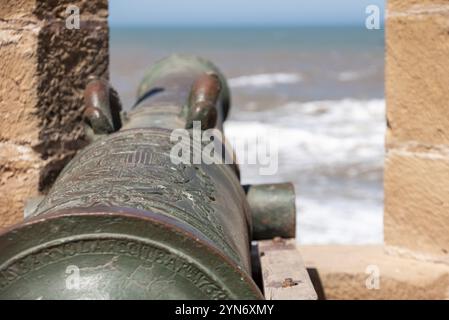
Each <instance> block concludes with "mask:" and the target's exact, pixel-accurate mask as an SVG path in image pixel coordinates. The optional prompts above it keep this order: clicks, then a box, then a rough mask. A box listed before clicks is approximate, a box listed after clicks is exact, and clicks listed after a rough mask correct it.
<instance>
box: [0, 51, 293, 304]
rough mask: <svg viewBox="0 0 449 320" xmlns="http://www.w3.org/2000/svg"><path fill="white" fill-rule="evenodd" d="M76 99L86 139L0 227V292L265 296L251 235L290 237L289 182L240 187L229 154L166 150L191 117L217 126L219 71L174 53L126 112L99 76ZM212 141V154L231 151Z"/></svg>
mask: <svg viewBox="0 0 449 320" xmlns="http://www.w3.org/2000/svg"><path fill="white" fill-rule="evenodd" d="M85 101H86V108H85V112H84V116H85V119H86V123H87V129H86V130H87V136H88V137H89V139H90V141H91V143H90V144H89V145H88V146H87V147H85V148H84V149H83V150H81V151H80V152H78V154H77V155H76V157H75V158H74V159H73V160H72V161H71V162H70V163H69V164H68V165H67V166H66V167H65V168H64V170H63V171H62V172H61V174H60V175H59V177H58V179H57V180H56V182H55V183H54V185H53V186H52V188H51V189H50V191H49V192H48V194H46V195H45V197H44V198H43V200H42V201H41V202H40V203H38V204H37V206H36V207H35V208H34V209H33V210H31V212H30V214H29V216H28V217H27V218H26V219H25V220H24V222H22V223H20V224H18V225H16V226H13V227H11V228H10V229H8V230H6V231H5V232H3V233H2V234H0V298H3V299H263V292H262V291H261V289H260V288H259V287H258V286H257V285H256V284H255V281H254V279H253V277H252V268H251V254H250V244H251V241H252V240H257V239H266V238H272V237H275V236H279V237H286V238H287V237H294V235H295V216H296V213H295V200H294V191H293V188H292V186H291V185H290V184H281V185H271V186H266V185H265V186H250V187H246V188H244V187H242V186H241V185H240V181H239V169H238V166H237V165H236V163H235V161H231V163H221V164H217V163H215V162H214V161H210V162H207V161H201V162H199V163H196V162H195V161H192V162H190V163H184V162H180V163H174V162H173V161H172V156H171V152H172V149H173V146H174V145H175V144H176V143H177V142H175V141H173V139H171V134H172V132H173V130H175V129H187V130H188V132H189V139H188V141H189V142H190V141H191V140H193V138H194V137H193V135H194V134H195V133H194V127H195V123H196V122H199V123H200V131H204V130H207V129H212V128H215V129H216V130H218V132H221V130H222V124H223V121H224V120H225V119H226V117H227V115H228V113H229V106H230V93H229V88H228V86H227V83H226V80H225V78H224V77H223V75H222V74H221V72H220V71H219V70H218V69H217V68H216V67H215V66H214V65H212V64H211V63H210V62H208V61H206V60H203V59H200V58H196V57H188V56H177V55H175V56H172V57H170V58H167V59H164V60H162V61H160V62H159V63H157V64H156V65H155V66H154V67H153V68H151V69H150V70H149V71H148V72H147V73H146V76H145V78H144V80H143V81H142V83H141V85H140V87H139V90H138V95H137V102H136V104H135V105H134V107H133V108H132V109H131V110H130V111H128V112H126V113H125V112H121V111H120V110H119V107H118V105H117V103H116V101H114V99H111V92H110V88H109V86H108V84H107V83H106V82H104V81H102V80H101V79H91V81H90V82H89V84H88V85H87V88H86V94H85ZM214 140H215V139H214ZM216 140H217V141H215V143H218V144H219V146H220V149H221V151H222V152H220V154H221V155H219V156H220V157H223V158H224V157H228V158H231V159H234V157H235V156H234V154H233V151H232V149H231V148H230V147H229V145H228V144H227V143H226V141H225V140H224V139H222V140H219V139H216ZM198 147H202V146H201V145H200V146H198V145H195V144H194V143H192V144H191V145H189V146H188V148H190V149H189V150H192V151H194V149H195V148H198ZM214 156H216V155H214ZM209 160H210V159H209ZM245 190H246V191H245Z"/></svg>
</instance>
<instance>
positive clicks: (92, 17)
mask: <svg viewBox="0 0 449 320" xmlns="http://www.w3.org/2000/svg"><path fill="white" fill-rule="evenodd" d="M69 5H75V6H77V7H78V8H79V9H80V21H81V23H80V29H69V28H67V26H66V19H67V18H68V17H69V15H70V12H66V9H67V7H68V6H69ZM107 16H108V1H107V0H77V1H70V0H0V79H1V81H0V110H1V113H0V120H1V125H0V229H1V228H2V227H5V226H8V225H11V224H12V223H15V222H18V221H20V219H22V217H23V208H24V204H25V201H26V199H27V198H29V197H33V196H36V195H38V194H39V192H45V190H46V189H48V187H49V186H50V185H51V183H52V182H53V180H54V179H55V177H56V176H57V174H58V173H59V171H60V170H61V168H62V167H63V166H64V165H65V163H67V161H68V160H69V159H71V157H73V155H74V153H75V152H76V150H77V149H79V148H80V147H81V146H83V145H84V139H83V131H82V129H81V121H80V120H81V113H82V111H83V99H82V96H83V89H84V87H85V84H86V80H87V77H88V76H89V75H100V76H103V77H108V60H109V57H108V46H109V43H108V41H109V40H108V25H107Z"/></svg>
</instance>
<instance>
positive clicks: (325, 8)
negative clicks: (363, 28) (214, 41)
mask: <svg viewBox="0 0 449 320" xmlns="http://www.w3.org/2000/svg"><path fill="white" fill-rule="evenodd" d="M109 2H110V23H111V25H112V26H123V25H127V26H129V25H131V26H132V25H151V26H202V25H206V26H242V25H249V26H254V25H258V26H260V25H268V26H272V25H363V24H364V21H365V17H366V14H365V8H366V6H367V5H370V4H375V5H379V7H380V8H381V10H382V12H383V8H384V0H110V1H109ZM382 18H383V17H382Z"/></svg>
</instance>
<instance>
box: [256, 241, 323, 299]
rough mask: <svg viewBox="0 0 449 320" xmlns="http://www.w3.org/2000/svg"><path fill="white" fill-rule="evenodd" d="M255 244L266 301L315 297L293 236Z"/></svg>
mask: <svg viewBox="0 0 449 320" xmlns="http://www.w3.org/2000/svg"><path fill="white" fill-rule="evenodd" d="M258 246H259V257H260V264H261V269H262V279H263V287H264V293H265V298H266V299H267V300H317V294H316V292H315V289H314V287H313V285H312V281H311V280H310V277H309V274H308V273H307V270H306V267H305V265H304V262H303V259H302V257H301V254H300V253H299V250H298V249H297V247H296V242H295V240H294V239H280V238H275V239H273V240H267V241H259V242H258Z"/></svg>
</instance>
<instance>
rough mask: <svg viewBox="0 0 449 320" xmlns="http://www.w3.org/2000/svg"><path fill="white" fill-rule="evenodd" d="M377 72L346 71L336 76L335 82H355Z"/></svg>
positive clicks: (367, 70)
mask: <svg viewBox="0 0 449 320" xmlns="http://www.w3.org/2000/svg"><path fill="white" fill-rule="evenodd" d="M377 71H378V69H377V68H367V69H363V70H346V71H342V72H340V73H339V74H338V75H337V80H338V81H340V82H350V81H357V80H361V79H365V78H368V77H370V76H373V75H374V74H376V72H377Z"/></svg>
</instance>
